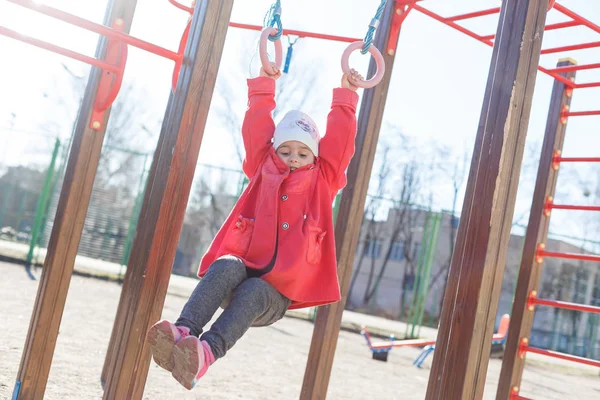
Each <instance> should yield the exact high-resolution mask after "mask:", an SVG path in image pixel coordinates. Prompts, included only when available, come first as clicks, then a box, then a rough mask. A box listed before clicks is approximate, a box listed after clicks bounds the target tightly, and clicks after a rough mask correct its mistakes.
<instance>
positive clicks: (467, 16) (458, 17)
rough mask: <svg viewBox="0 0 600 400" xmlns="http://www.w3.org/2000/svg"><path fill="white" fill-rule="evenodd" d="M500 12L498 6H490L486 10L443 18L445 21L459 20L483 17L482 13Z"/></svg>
mask: <svg viewBox="0 0 600 400" xmlns="http://www.w3.org/2000/svg"><path fill="white" fill-rule="evenodd" d="M499 12H500V7H496V8H490V9H488V10H482V11H476V12H472V13H468V14H461V15H455V16H453V17H448V18H445V19H446V21H460V20H464V19H470V18H477V17H483V16H484V15H492V14H498V13H499Z"/></svg>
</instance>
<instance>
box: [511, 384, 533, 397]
mask: <svg viewBox="0 0 600 400" xmlns="http://www.w3.org/2000/svg"><path fill="white" fill-rule="evenodd" d="M515 388H516V390H514V389H513V391H511V392H510V400H533V399H530V398H529V397H523V396H520V395H519V388H518V387H516V386H515Z"/></svg>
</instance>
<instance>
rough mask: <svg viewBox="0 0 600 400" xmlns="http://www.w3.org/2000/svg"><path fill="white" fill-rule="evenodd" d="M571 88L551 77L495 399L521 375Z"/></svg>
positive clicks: (504, 399) (503, 398)
mask: <svg viewBox="0 0 600 400" xmlns="http://www.w3.org/2000/svg"><path fill="white" fill-rule="evenodd" d="M575 64H576V63H575V61H573V60H571V59H564V60H560V61H559V62H558V67H566V66H570V65H575ZM561 75H563V76H565V77H567V78H568V79H575V72H574V71H573V72H566V73H562V74H561ZM572 93H573V90H572V89H567V88H566V87H565V84H564V83H562V82H559V81H557V80H555V81H554V87H553V88H552V97H551V98H550V109H549V110H548V119H547V121H546V133H545V135H544V143H543V144H542V153H541V156H540V166H539V169H538V174H537V179H536V183H535V191H534V193H533V199H532V203H531V212H530V214H529V223H528V224H527V232H526V234H525V242H524V245H523V255H522V257H521V265H520V267H519V276H518V278H517V287H516V289H515V295H514V300H513V307H512V312H511V314H510V326H509V329H508V337H507V340H506V346H505V349H504V357H503V358H502V370H501V372H500V381H499V383H498V391H497V392H496V399H498V400H509V398H510V394H511V392H512V391H513V390H514V389H516V392H517V393H518V388H519V386H520V384H521V376H522V374H523V367H524V364H525V359H524V358H520V357H519V344H520V342H521V339H522V338H529V334H530V333H531V327H532V325H533V315H534V310H529V309H528V306H527V299H528V297H529V294H530V293H531V291H532V290H538V285H539V283H540V277H541V274H542V264H540V263H538V262H537V261H536V251H537V245H538V243H545V242H546V239H547V237H548V228H549V225H550V218H549V216H546V215H544V204H545V202H546V199H547V198H548V196H554V191H555V189H556V181H557V178H558V170H555V169H554V168H553V162H552V159H553V157H554V154H555V152H556V151H562V147H563V143H564V139H565V131H566V119H565V120H562V116H561V114H562V112H563V109H564V108H565V107H569V105H570V104H571V96H572Z"/></svg>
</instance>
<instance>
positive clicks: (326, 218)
mask: <svg viewBox="0 0 600 400" xmlns="http://www.w3.org/2000/svg"><path fill="white" fill-rule="evenodd" d="M248 97H249V100H248V110H247V111H246V116H245V118H244V124H243V126H242V136H243V139H244V147H245V148H246V158H245V160H244V164H243V169H244V173H245V174H246V175H247V176H248V178H249V179H250V183H249V184H248V187H247V188H246V190H245V191H244V193H243V194H242V195H241V196H240V198H239V200H238V201H237V203H236V205H235V207H234V208H233V210H232V212H231V214H230V215H229V217H228V218H227V220H226V221H225V223H224V224H223V226H222V227H221V229H220V230H219V232H218V233H217V235H216V236H215V238H214V240H213V242H212V243H211V245H210V247H209V249H208V251H207V253H206V254H205V255H204V257H203V258H202V261H201V263H200V270H199V271H198V276H203V275H204V274H205V273H206V271H207V270H208V268H209V266H210V265H211V264H212V262H213V261H214V260H215V259H217V258H219V257H221V256H223V255H227V254H230V255H234V256H237V257H239V258H240V259H242V260H243V261H244V263H245V264H246V265H247V266H248V267H249V268H255V269H263V268H265V267H266V266H268V265H269V263H270V262H271V261H272V259H273V255H274V253H275V250H277V256H276V259H275V263H274V265H273V268H272V270H271V271H270V272H267V273H266V274H264V275H262V279H264V280H265V281H267V282H269V283H270V284H271V285H273V286H274V287H275V288H276V289H277V290H278V291H279V292H280V293H281V294H283V295H284V296H286V297H287V298H289V299H291V300H292V304H291V306H290V308H302V307H309V306H316V305H323V304H329V303H333V302H336V301H338V300H339V299H340V289H339V283H338V276H337V263H336V254H335V241H334V228H333V213H332V211H333V210H332V203H333V200H334V198H335V196H336V194H337V193H338V191H339V190H340V189H341V188H343V187H344V186H345V185H346V174H345V171H346V168H347V167H348V164H349V163H350V159H351V158H352V156H353V155H354V138H355V136H356V104H357V102H358V95H357V94H356V93H355V92H353V91H352V90H349V89H345V88H338V89H334V91H333V102H332V106H331V111H330V113H329V116H328V119H327V131H326V134H325V136H324V137H323V138H322V139H321V142H320V144H319V157H318V158H317V159H316V161H315V164H312V165H309V166H305V167H302V168H298V169H297V170H295V171H294V172H292V173H290V169H289V167H288V166H287V165H285V163H284V162H283V161H281V159H280V158H279V157H278V156H277V154H275V150H274V149H273V145H272V143H271V139H272V137H273V133H274V131H275V123H274V122H273V118H272V117H271V112H272V111H273V110H274V109H275V81H274V80H273V79H271V78H263V77H261V78H255V79H250V80H248ZM275 247H277V249H275Z"/></svg>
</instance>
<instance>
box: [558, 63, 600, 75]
mask: <svg viewBox="0 0 600 400" xmlns="http://www.w3.org/2000/svg"><path fill="white" fill-rule="evenodd" d="M597 68H600V63H597V64H584V65H568V66H566V67H558V68H553V69H549V70H548V71H549V72H556V73H559V72H572V71H583V70H585V69H597Z"/></svg>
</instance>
